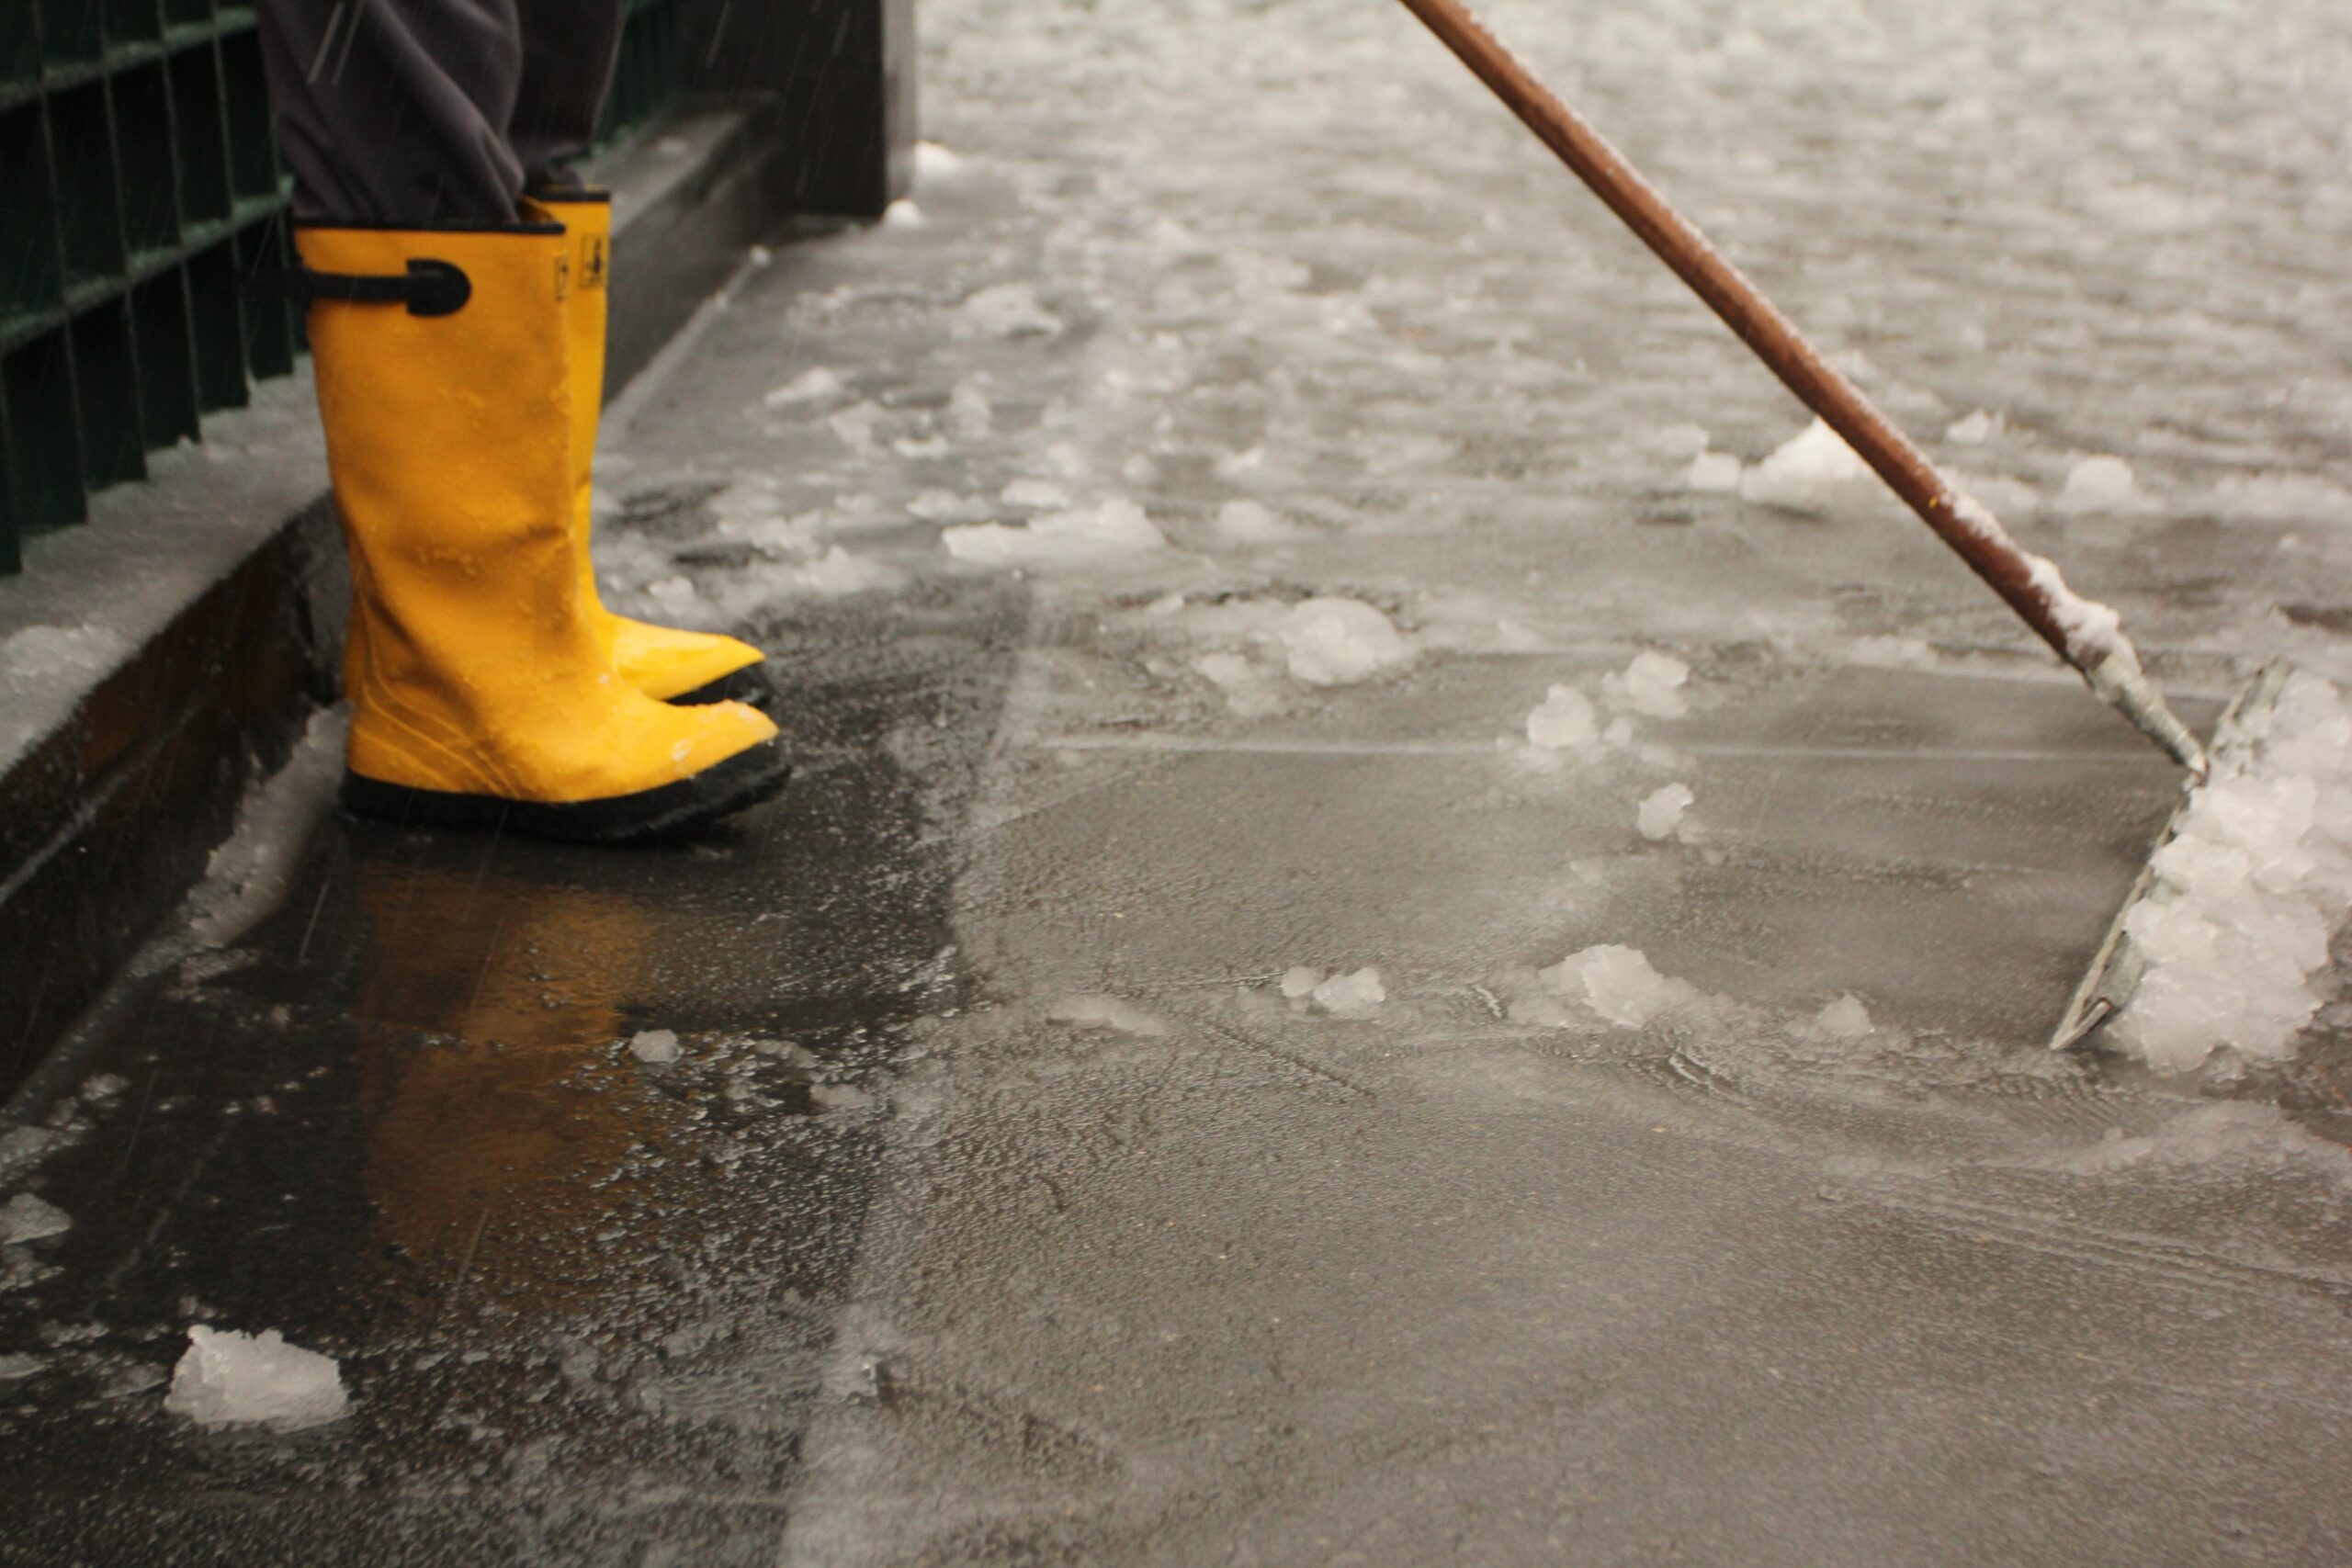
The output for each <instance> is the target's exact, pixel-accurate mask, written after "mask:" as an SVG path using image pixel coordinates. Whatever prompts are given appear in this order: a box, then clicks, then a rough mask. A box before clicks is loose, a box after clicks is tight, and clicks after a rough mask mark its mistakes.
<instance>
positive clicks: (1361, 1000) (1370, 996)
mask: <svg viewBox="0 0 2352 1568" xmlns="http://www.w3.org/2000/svg"><path fill="white" fill-rule="evenodd" d="M1283 989H1284V990H1285V991H1287V990H1288V989H1289V985H1288V982H1287V981H1285V982H1284V985H1283ZM1307 998H1308V999H1309V1000H1310V1001H1312V1002H1313V1003H1314V1004H1315V1005H1316V1006H1317V1007H1319V1008H1321V1009H1322V1010H1324V1011H1325V1012H1328V1013H1335V1014H1337V1015H1338V1016H1340V1017H1341V1018H1360V1017H1362V1016H1363V1015H1364V1014H1365V1013H1368V1012H1371V1011H1372V1010H1374V1009H1375V1008H1377V1007H1379V1006H1380V1004H1381V1003H1383V1002H1385V1001H1386V1000H1387V999H1388V989H1387V987H1385V986H1383V985H1382V984H1381V983H1380V971H1379V970H1377V969H1373V968H1363V969H1359V970H1357V971H1356V972H1355V973H1354V974H1352V975H1334V976H1331V977H1330V978H1329V979H1328V980H1326V981H1324V982H1322V983H1321V984H1320V985H1318V986H1317V987H1315V988H1314V989H1312V990H1311V991H1309V992H1308V993H1307Z"/></svg>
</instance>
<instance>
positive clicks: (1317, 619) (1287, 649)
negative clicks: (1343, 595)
mask: <svg viewBox="0 0 2352 1568" xmlns="http://www.w3.org/2000/svg"><path fill="white" fill-rule="evenodd" d="M1279 635H1280V637H1281V639H1282V645H1283V654H1284V655H1285V657H1286V658H1287V659H1288V661H1289V666H1290V672H1291V676H1292V678H1293V679H1295V680H1298V681H1303V682H1306V684H1308V685H1310V686H1345V685H1352V684H1354V683H1355V682H1359V681H1368V680H1370V679H1371V678H1372V677H1373V676H1374V675H1377V674H1380V673H1381V672H1383V671H1388V670H1394V669H1396V668H1397V667H1398V666H1399V665H1403V664H1409V663H1411V662H1412V660H1413V645H1412V644H1411V642H1409V641H1408V640H1407V639H1406V638H1405V637H1403V636H1402V635H1401V634H1399V633H1398V632H1397V628H1396V627H1395V626H1391V625H1390V624H1389V621H1388V617H1387V616H1385V615H1382V614H1381V613H1380V612H1379V611H1378V610H1375V609H1374V608H1373V607H1372V606H1371V605H1369V604H1363V602H1361V601H1359V600H1355V599H1333V598H1320V599H1308V600H1306V601H1305V602H1303V603H1301V604H1294V605H1292V606H1291V609H1290V613H1289V615H1286V616H1285V617H1283V626H1282V630H1281V633H1280V634H1279Z"/></svg>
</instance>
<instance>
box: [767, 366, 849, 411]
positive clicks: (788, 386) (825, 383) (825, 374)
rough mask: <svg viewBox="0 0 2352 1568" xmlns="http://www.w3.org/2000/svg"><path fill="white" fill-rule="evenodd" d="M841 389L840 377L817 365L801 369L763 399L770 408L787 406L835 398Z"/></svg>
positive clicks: (839, 394)
mask: <svg viewBox="0 0 2352 1568" xmlns="http://www.w3.org/2000/svg"><path fill="white" fill-rule="evenodd" d="M841 394H842V378H840V377H839V376H836V375H834V374H833V372H832V371H831V370H830V369H828V368H827V367H824V366H822V365H819V366H816V367H812V368H810V369H807V370H803V371H802V372H801V373H800V374H799V375H797V376H795V377H794V378H792V379H791V380H789V381H786V383H785V384H784V385H783V386H781V387H778V388H776V389H775V390H774V391H772V392H770V393H769V394H768V395H767V397H766V398H765V399H764V400H763V401H765V402H766V404H767V406H768V407H770V408H772V409H780V408H788V407H790V406H791V405H793V404H795V403H814V402H821V401H823V400H825V399H827V398H837V397H839V396H841Z"/></svg>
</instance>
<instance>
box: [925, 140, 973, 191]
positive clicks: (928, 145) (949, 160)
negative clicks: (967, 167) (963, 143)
mask: <svg viewBox="0 0 2352 1568" xmlns="http://www.w3.org/2000/svg"><path fill="white" fill-rule="evenodd" d="M963 167H964V156H963V154H962V153H960V152H954V151H952V150H950V149H948V148H946V147H943V146H941V145H940V144H939V143H938V142H936V141H918V142H916V143H915V179H916V180H917V182H921V181H924V180H944V179H948V178H950V177H952V176H953V175H956V174H957V173H958V172H960V171H961V170H962V169H963Z"/></svg>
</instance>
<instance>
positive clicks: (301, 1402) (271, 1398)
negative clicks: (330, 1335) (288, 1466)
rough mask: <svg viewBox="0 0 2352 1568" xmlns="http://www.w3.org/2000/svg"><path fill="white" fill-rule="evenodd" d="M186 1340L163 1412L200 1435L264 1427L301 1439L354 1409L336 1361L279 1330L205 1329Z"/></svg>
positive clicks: (201, 1326)
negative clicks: (206, 1430)
mask: <svg viewBox="0 0 2352 1568" xmlns="http://www.w3.org/2000/svg"><path fill="white" fill-rule="evenodd" d="M187 1337H188V1348H187V1353H186V1354H185V1355H183V1356H181V1358H180V1361H179V1365H178V1366H177V1367H175V1368H174V1369H173V1371H172V1388H171V1392H170V1393H167V1394H165V1395H164V1409H166V1410H168V1411H170V1412H171V1413H172V1414H173V1415H175V1416H187V1418H188V1419H189V1420H191V1421H194V1422H195V1423H196V1424H197V1425H198V1426H199V1427H220V1426H228V1425H232V1424H237V1423H246V1422H260V1423H263V1424H265V1425H266V1426H268V1427H270V1428H271V1429H273V1430H275V1431H279V1432H295V1431H300V1430H301V1429H302V1428H303V1427H316V1426H319V1425H321V1424H322V1423H323V1422H328V1421H333V1420H335V1419H337V1418H338V1417H340V1416H342V1415H343V1414H344V1412H345V1410H347V1409H348V1408H350V1404H351V1400H350V1396H349V1395H348V1394H346V1393H345V1392H344V1387H343V1372H342V1370H341V1369H340V1368H338V1367H337V1366H336V1365H335V1363H334V1358H333V1357H331V1356H322V1355H320V1354H319V1353H318V1352H317V1351H315V1350H305V1349H302V1348H300V1347H298V1346H293V1345H288V1343H287V1342H286V1337H285V1336H284V1335H282V1334H280V1333H279V1332H278V1331H277V1329H275V1328H272V1329H268V1330H266V1331H265V1332H263V1333H261V1334H259V1335H249V1334H235V1333H230V1332H226V1331H222V1330H216V1329H214V1328H212V1327H210V1326H209V1325H206V1324H201V1323H199V1324H198V1325H196V1326H195V1327H193V1328H191V1329H189V1330H188V1331H187Z"/></svg>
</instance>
